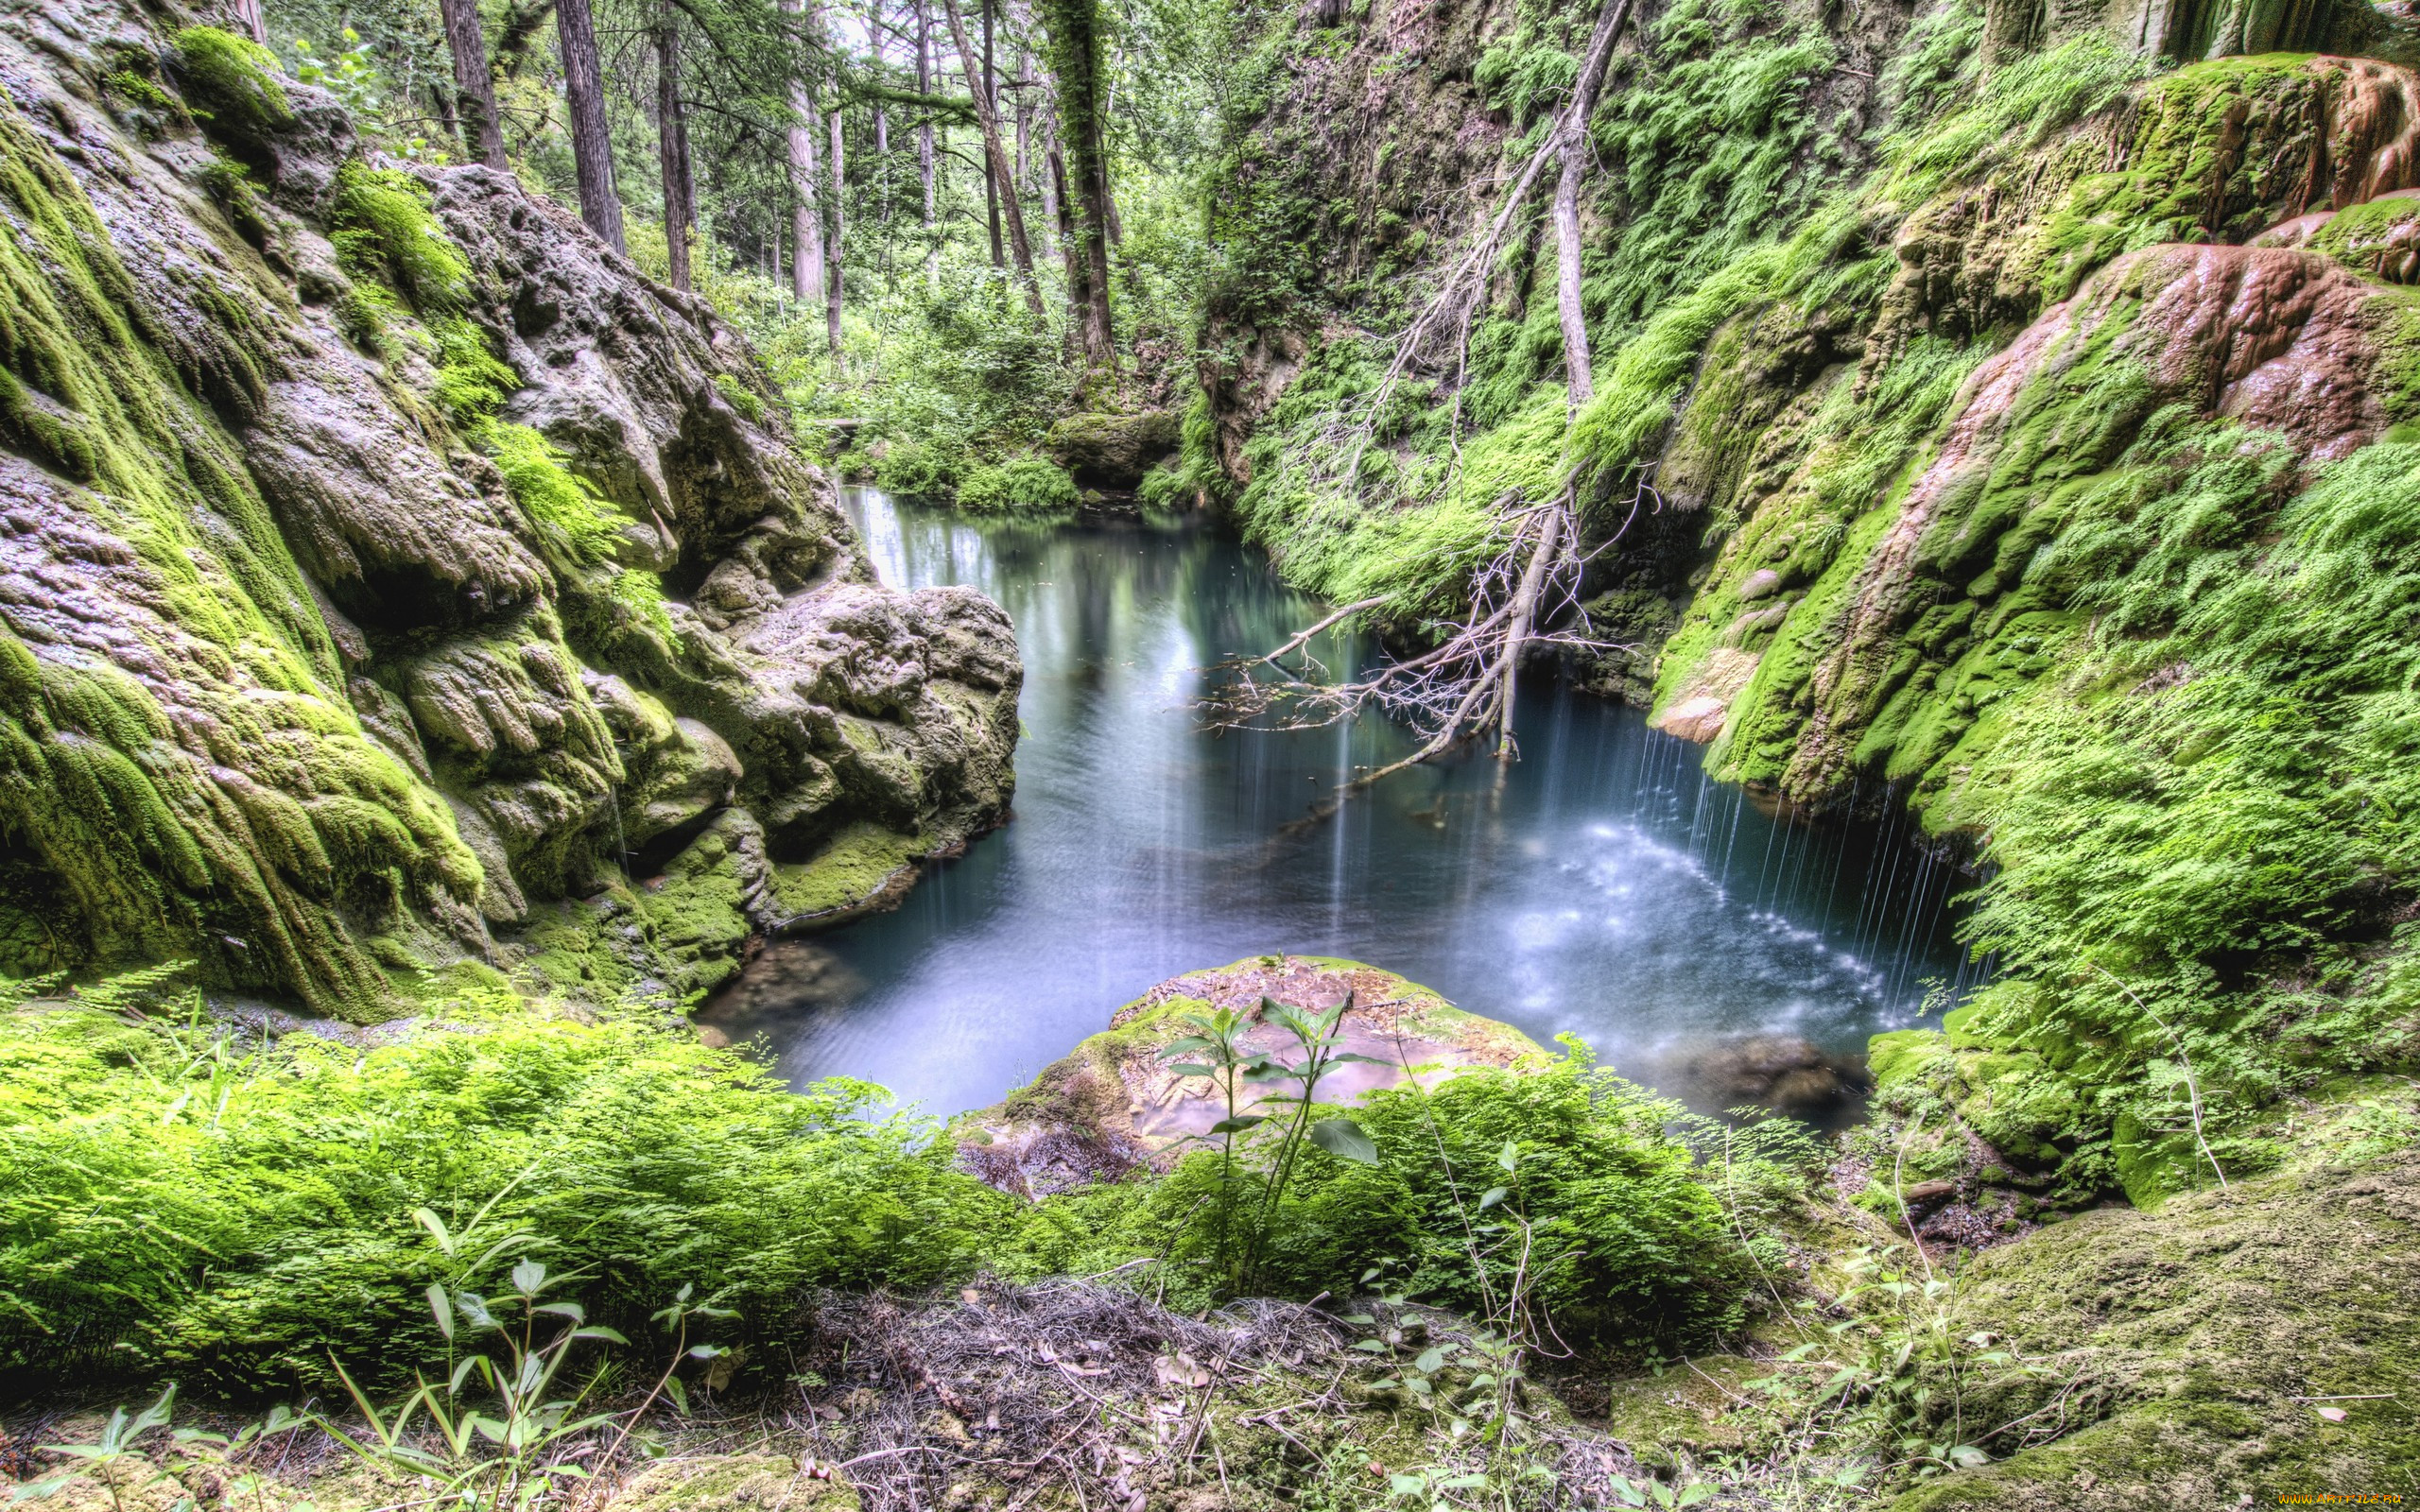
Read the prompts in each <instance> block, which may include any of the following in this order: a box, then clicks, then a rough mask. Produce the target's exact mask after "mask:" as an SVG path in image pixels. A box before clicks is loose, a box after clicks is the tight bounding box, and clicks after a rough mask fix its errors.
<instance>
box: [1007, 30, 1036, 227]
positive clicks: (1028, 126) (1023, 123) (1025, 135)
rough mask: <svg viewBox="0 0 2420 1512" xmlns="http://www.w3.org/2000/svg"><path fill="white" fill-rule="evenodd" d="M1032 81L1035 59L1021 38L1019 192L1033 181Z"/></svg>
mask: <svg viewBox="0 0 2420 1512" xmlns="http://www.w3.org/2000/svg"><path fill="white" fill-rule="evenodd" d="M1032 83H1033V60H1031V59H1030V58H1029V57H1028V56H1027V55H1026V50H1025V43H1024V42H1023V41H1022V40H1020V41H1019V42H1018V43H1017V163H1016V168H1017V171H1016V178H1015V179H1014V180H1011V181H1012V182H1013V183H1014V184H1015V185H1016V193H1018V194H1023V193H1025V186H1026V185H1027V184H1028V183H1030V182H1031V181H1032V174H1033V159H1032V154H1031V152H1030V151H1029V150H1028V148H1029V146H1030V140H1029V139H1030V138H1031V136H1032V134H1033V132H1032V126H1033V112H1032V111H1030V110H1029V109H1028V108H1027V105H1026V102H1027V101H1028V100H1029V99H1030V98H1031V97H1032V95H1033V90H1032V88H1031V85H1032Z"/></svg>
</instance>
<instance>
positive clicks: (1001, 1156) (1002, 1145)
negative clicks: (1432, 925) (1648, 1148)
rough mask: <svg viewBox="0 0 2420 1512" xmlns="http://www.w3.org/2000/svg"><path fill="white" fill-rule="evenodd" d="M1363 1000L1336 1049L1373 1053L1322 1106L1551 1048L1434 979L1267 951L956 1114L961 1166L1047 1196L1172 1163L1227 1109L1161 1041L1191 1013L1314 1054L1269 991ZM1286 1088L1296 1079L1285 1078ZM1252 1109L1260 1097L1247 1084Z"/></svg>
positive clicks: (1191, 975)
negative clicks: (998, 1096) (1425, 981)
mask: <svg viewBox="0 0 2420 1512" xmlns="http://www.w3.org/2000/svg"><path fill="white" fill-rule="evenodd" d="M1348 993H1349V994H1351V997H1352V1006H1351V1007H1350V1008H1348V1009H1346V1011H1345V1012H1344V1014H1343V1016H1342V1018H1341V1019H1340V1020H1339V1022H1338V1025H1337V1036H1336V1043H1335V1048H1336V1049H1337V1050H1339V1051H1342V1052H1346V1053H1350V1054H1353V1055H1357V1056H1367V1057H1371V1059H1370V1061H1368V1062H1352V1063H1347V1064H1345V1065H1343V1066H1340V1067H1339V1068H1337V1070H1336V1071H1334V1072H1333V1073H1331V1074H1330V1075H1328V1076H1327V1077H1325V1078H1323V1079H1322V1081H1321V1083H1320V1090H1319V1100H1320V1101H1321V1102H1322V1103H1342V1104H1350V1103H1353V1102H1356V1101H1357V1100H1359V1099H1360V1098H1361V1097H1363V1096H1365V1095H1367V1094H1368V1093H1370V1092H1372V1091H1376V1090H1378V1089H1380V1088H1385V1087H1394V1086H1400V1085H1402V1084H1403V1083H1404V1082H1405V1081H1406V1080H1409V1079H1411V1078H1413V1077H1417V1078H1418V1079H1419V1081H1420V1083H1421V1085H1423V1086H1432V1085H1434V1084H1435V1083H1436V1082H1438V1081H1440V1080H1443V1078H1445V1077H1449V1076H1452V1075H1454V1074H1456V1073H1457V1071H1459V1070H1461V1069H1464V1068H1468V1067H1474V1066H1497V1067H1503V1066H1514V1065H1518V1064H1520V1063H1521V1062H1522V1061H1523V1060H1524V1059H1525V1058H1526V1057H1542V1054H1543V1053H1542V1052H1541V1051H1540V1049H1539V1047H1538V1045H1537V1043H1536V1042H1535V1041H1534V1040H1530V1037H1529V1036H1527V1035H1525V1034H1523V1033H1521V1032H1520V1031H1519V1030H1517V1029H1514V1028H1513V1027H1512V1026H1511V1025H1509V1024H1504V1023H1499V1022H1496V1021H1495V1020H1493V1019H1483V1018H1480V1017H1479V1016H1478V1015H1477V1014H1473V1013H1465V1012H1463V1011H1462V1010H1461V1009H1460V1008H1457V1007H1455V1006H1454V1005H1452V1004H1450V1003H1448V1002H1446V1001H1445V1000H1444V999H1443V998H1442V997H1440V996H1438V995H1437V994H1436V993H1435V992H1433V991H1431V990H1429V989H1428V988H1425V987H1422V986H1420V985H1419V984H1417V983H1415V982H1409V981H1407V980H1405V979H1404V978H1403V977H1400V976H1397V975H1396V974H1395V973H1394V972H1392V971H1381V970H1380V969H1378V968H1376V967H1374V966H1365V965H1362V964H1361V963H1360V962H1358V961H1339V960H1329V959H1325V958H1322V957H1314V956H1301V955H1255V956H1251V957H1248V958H1246V959H1244V960H1240V961H1236V962H1235V963H1233V964H1232V965H1228V966H1221V967H1216V968H1213V969H1211V970H1207V971H1188V972H1186V973H1185V974H1184V975H1183V976H1173V977H1170V978H1168V980H1167V981H1165V982H1162V983H1161V984H1160V985H1159V986H1157V987H1155V988H1151V989H1150V991H1149V992H1146V993H1144V994H1143V995H1142V996H1141V997H1139V998H1136V999H1135V1000H1134V1001H1133V1002H1132V1003H1129V1004H1127V1005H1125V1006H1124V1007H1122V1008H1119V1009H1118V1010H1117V1012H1116V1014H1115V1016H1114V1017H1113V1018H1112V1019H1111V1021H1110V1026H1109V1028H1108V1029H1106V1030H1104V1031H1103V1032H1101V1033H1099V1034H1097V1035H1094V1036H1093V1037H1092V1038H1090V1039H1088V1040H1085V1041H1084V1042H1083V1043H1081V1044H1080V1045H1078V1046H1077V1047H1076V1048H1075V1049H1074V1050H1073V1051H1071V1052H1069V1053H1068V1054H1067V1055H1065V1056H1063V1057H1061V1058H1060V1059H1058V1060H1056V1061H1053V1062H1052V1063H1051V1064H1049V1065H1047V1066H1046V1067H1044V1068H1043V1069H1042V1072H1041V1074H1038V1075H1036V1076H1035V1077H1034V1078H1033V1080H1032V1081H1031V1082H1029V1083H1028V1084H1027V1085H1026V1086H1024V1087H1022V1088H1019V1089H1018V1090H1017V1091H1013V1092H1011V1093H1010V1094H1009V1095H1008V1096H1007V1097H1005V1098H1003V1099H1002V1100H1001V1101H1000V1102H998V1103H996V1104H994V1106H993V1107H991V1108H983V1109H980V1110H978V1111H976V1112H972V1113H968V1114H965V1115H963V1116H962V1117H960V1118H959V1120H958V1121H957V1123H956V1125H955V1132H956V1135H957V1139H958V1146H959V1160H960V1162H961V1163H962V1164H964V1165H965V1166H966V1167H967V1168H968V1169H969V1170H972V1171H973V1172H974V1173H975V1174H976V1175H977V1176H979V1177H982V1178H983V1179H984V1180H985V1181H987V1182H990V1183H991V1184H992V1185H994V1186H995V1187H998V1188H1000V1189H1001V1190H1002V1191H1005V1192H1012V1193H1015V1194H1018V1195H1020V1196H1025V1197H1041V1196H1046V1195H1047V1194H1051V1193H1054V1192H1062V1191H1065V1190H1068V1189H1070V1188H1073V1187H1077V1186H1080V1185H1082V1184H1083V1183H1085V1182H1087V1181H1102V1180H1116V1179H1119V1178H1120V1177H1124V1176H1126V1175H1127V1174H1128V1173H1130V1172H1132V1171H1135V1170H1137V1169H1140V1168H1143V1167H1147V1166H1148V1167H1154V1168H1157V1169H1161V1170H1165V1169H1167V1167H1169V1166H1171V1165H1173V1164H1175V1163H1176V1161H1177V1160H1180V1159H1182V1158H1183V1157H1184V1155H1185V1153H1186V1152H1187V1151H1189V1150H1191V1149H1193V1148H1195V1147H1196V1146H1197V1145H1198V1144H1199V1143H1201V1141H1202V1140H1203V1139H1205V1138H1207V1137H1208V1136H1209V1133H1210V1130H1211V1128H1212V1126H1213V1125H1216V1124H1218V1123H1219V1121H1220V1120H1222V1119H1224V1118H1225V1117H1226V1116H1227V1107H1226V1101H1225V1094H1224V1092H1223V1091H1222V1090H1221V1089H1220V1088H1219V1085H1218V1084H1217V1082H1216V1081H1215V1080H1214V1079H1213V1078H1211V1077H1209V1076H1200V1075H1187V1074H1179V1073H1178V1072H1176V1071H1174V1070H1172V1069H1171V1067H1170V1063H1169V1061H1168V1059H1167V1057H1164V1056H1163V1054H1162V1052H1163V1051H1164V1050H1165V1049H1166V1048H1167V1046H1169V1045H1171V1044H1173V1043H1174V1042H1175V1041H1177V1040H1183V1039H1185V1038H1187V1037H1189V1036H1193V1035H1196V1034H1199V1033H1200V1032H1201V1031H1200V1029H1199V1027H1198V1026H1197V1025H1195V1024H1194V1023H1193V1022H1191V1021H1192V1019H1193V1018H1194V1017H1197V1016H1202V1017H1206V1016H1207V1015H1209V1014H1211V1013H1213V1012H1215V1011H1216V1010H1218V1009H1220V1008H1225V1009H1229V1010H1231V1011H1233V1012H1235V1013H1236V1014H1237V1015H1238V1016H1239V1017H1241V1018H1243V1019H1244V1020H1245V1021H1246V1026H1245V1028H1244V1030H1243V1036H1242V1041H1241V1042H1242V1044H1243V1046H1244V1048H1245V1049H1246V1050H1247V1051H1248V1052H1250V1053H1253V1054H1260V1053H1274V1054H1276V1056H1277V1058H1278V1060H1279V1061H1280V1062H1281V1063H1284V1064H1287V1065H1300V1064H1301V1063H1302V1061H1303V1059H1304V1057H1303V1054H1302V1052H1301V1049H1300V1047H1299V1041H1298V1040H1296V1039H1295V1037H1294V1036H1293V1035H1292V1034H1291V1033H1290V1032H1289V1031H1288V1030H1287V1028H1286V1027H1285V1026H1284V1025H1283V1024H1280V1023H1277V1022H1273V1021H1271V1020H1270V1019H1268V1018H1266V1017H1264V1016H1263V1013H1262V1008H1261V1004H1262V1002H1263V1001H1264V1000H1267V1001H1271V1002H1276V1003H1281V1004H1284V1005H1287V1006H1289V1007H1293V1008H1300V1009H1305V1010H1308V1011H1310V1012H1314V1013H1320V1012H1326V1011H1328V1010H1331V1009H1334V1008H1336V1007H1337V1006H1338V1005H1340V1004H1343V1003H1344V1002H1345V999H1346V995H1347V994H1348ZM1278 1090H1280V1091H1284V1090H1287V1088H1286V1086H1285V1085H1284V1084H1281V1085H1280V1087H1279V1088H1278ZM1241 1091H1242V1093H1243V1095H1242V1099H1241V1102H1240V1104H1239V1106H1240V1107H1249V1106H1252V1105H1253V1104H1255V1103H1257V1102H1258V1101H1259V1099H1260V1098H1261V1097H1262V1095H1263V1093H1262V1091H1261V1090H1260V1089H1259V1088H1257V1087H1254V1086H1246V1087H1244V1088H1242V1089H1241Z"/></svg>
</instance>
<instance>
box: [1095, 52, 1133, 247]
mask: <svg viewBox="0 0 2420 1512" xmlns="http://www.w3.org/2000/svg"><path fill="white" fill-rule="evenodd" d="M1116 103H1117V80H1116V79H1115V77H1112V78H1111V79H1109V80H1108V81H1106V82H1105V83H1103V84H1102V85H1101V91H1100V119H1101V120H1103V121H1106V120H1108V119H1109V118H1110V112H1111V111H1112V110H1113V109H1114V108H1115V105H1116ZM1093 134H1094V137H1095V142H1094V151H1095V152H1097V153H1098V155H1099V158H1100V223H1101V224H1102V225H1103V226H1105V227H1107V228H1108V230H1109V245H1111V246H1112V247H1123V246H1125V245H1126V223H1125V222H1124V221H1121V220H1119V219H1118V218H1117V197H1116V196H1115V195H1114V194H1112V193H1110V188H1109V149H1108V147H1106V146H1102V145H1101V144H1102V143H1103V142H1105V141H1106V140H1107V138H1105V137H1103V136H1102V135H1101V133H1100V131H1099V129H1098V125H1096V128H1095V130H1094V133H1093Z"/></svg>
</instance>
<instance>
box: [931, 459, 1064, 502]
mask: <svg viewBox="0 0 2420 1512" xmlns="http://www.w3.org/2000/svg"><path fill="white" fill-rule="evenodd" d="M1075 503H1076V480H1075V479H1074V478H1071V477H1069V476H1068V475H1067V472H1066V469H1064V468H1063V467H1061V466H1059V464H1057V463H1056V462H1052V461H1050V460H1048V459H1046V458H1045V457H1039V456H1020V457H1017V458H1016V459H1014V460H1013V461H1010V462H1006V463H1003V464H1001V465H999V466H997V467H992V466H985V467H978V468H977V469H976V470H975V471H973V472H969V473H968V474H967V475H966V480H965V481H964V482H962V483H960V484H959V486H958V504H959V508H961V509H974V510H978V511H983V512H990V511H993V510H997V509H1065V508H1071V507H1074V505H1075Z"/></svg>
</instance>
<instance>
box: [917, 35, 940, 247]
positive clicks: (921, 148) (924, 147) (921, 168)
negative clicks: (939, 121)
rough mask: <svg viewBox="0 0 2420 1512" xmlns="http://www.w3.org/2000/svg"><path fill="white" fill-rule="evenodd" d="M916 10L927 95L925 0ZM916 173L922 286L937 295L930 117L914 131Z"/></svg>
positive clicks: (921, 84) (920, 86)
mask: <svg viewBox="0 0 2420 1512" xmlns="http://www.w3.org/2000/svg"><path fill="white" fill-rule="evenodd" d="M915 6H916V93H917V94H931V93H932V92H933V21H932V16H931V15H930V13H929V12H927V11H926V10H925V0H915ZM916 173H917V176H918V177H919V178H921V179H922V180H924V186H925V287H926V288H927V289H929V290H931V291H932V292H933V293H936V294H938V293H940V292H941V286H942V244H941V237H940V234H939V232H937V231H936V229H935V227H934V222H935V221H936V220H937V219H938V218H939V216H938V215H936V213H935V200H934V197H933V121H932V117H931V116H930V115H929V114H928V115H926V116H925V122H924V124H923V125H921V126H919V127H917V128H916Z"/></svg>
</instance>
